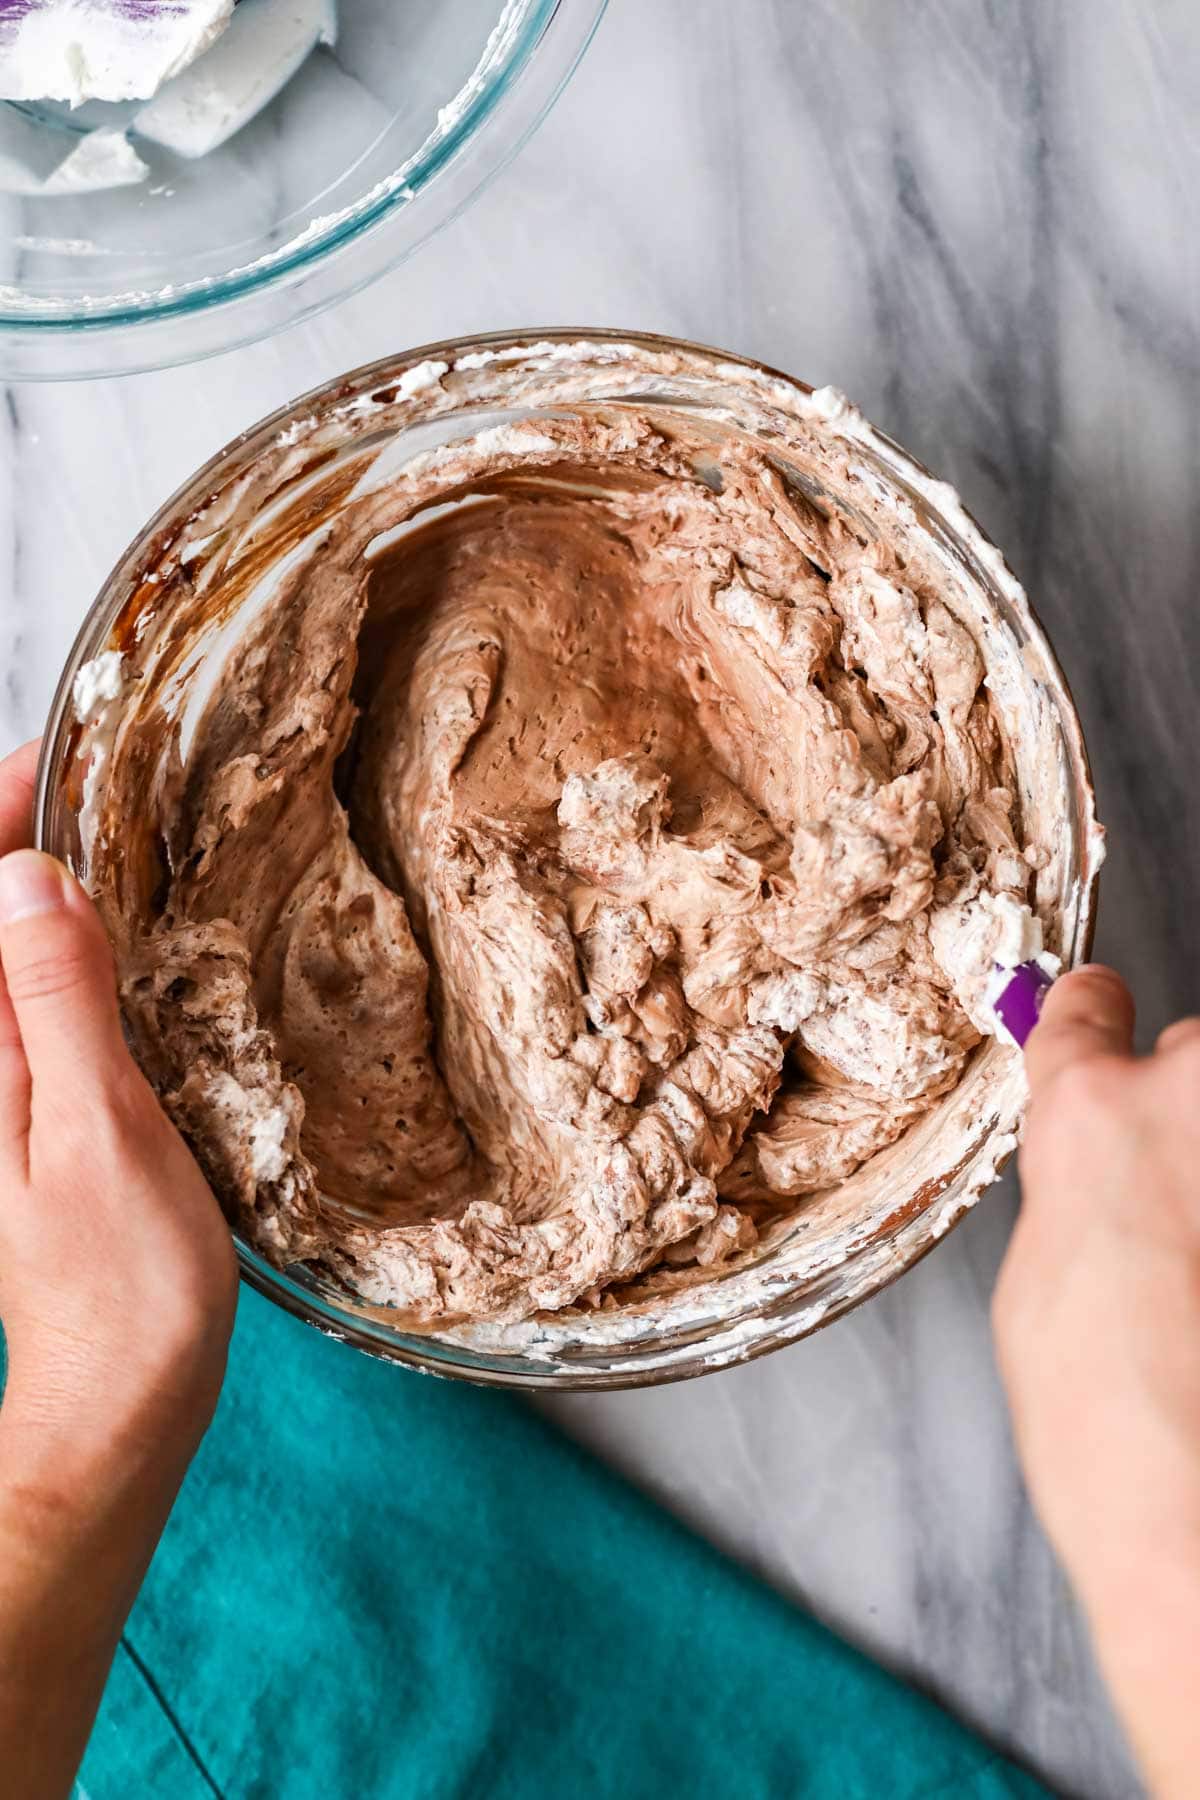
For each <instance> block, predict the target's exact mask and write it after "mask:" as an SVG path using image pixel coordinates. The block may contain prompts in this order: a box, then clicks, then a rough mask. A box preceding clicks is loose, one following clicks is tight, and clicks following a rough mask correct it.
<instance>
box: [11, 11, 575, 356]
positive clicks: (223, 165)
mask: <svg viewBox="0 0 1200 1800" xmlns="http://www.w3.org/2000/svg"><path fill="white" fill-rule="evenodd" d="M603 9H604V0H438V4H437V5H436V6H412V7H398V6H396V5H395V4H394V0H344V3H342V4H339V0H236V5H235V0H174V3H173V4H171V5H166V4H162V3H161V0H12V3H10V4H6V5H5V6H4V7H0V196H3V197H4V199H5V201H6V207H5V219H6V224H7V227H8V229H7V231H6V234H5V240H4V246H3V251H2V253H0V372H2V373H3V376H4V378H5V379H8V380H14V379H15V380H29V379H51V380H57V379H62V378H64V377H68V376H96V375H109V374H121V373H125V372H128V371H136V370H141V369H149V368H158V367H161V366H164V365H167V364H171V363H179V362H186V361H190V360H191V359H193V358H195V357H200V356H206V355H211V354H214V353H215V352H218V351H223V350H227V349H230V348H232V347H233V346H234V345H237V344H242V343H248V342H251V341H253V340H255V339H257V338H261V337H265V336H268V335H270V334H271V333H273V332H276V331H279V330H281V329H283V328H284V327H285V326H288V325H291V324H294V323H295V321H296V320H298V319H301V318H306V317H308V316H310V315H311V314H313V313H315V312H317V311H319V310H320V309H321V308H323V307H325V306H328V305H330V304H332V303H333V302H334V301H336V300H338V299H340V298H342V297H343V296H344V295H346V294H348V293H352V292H354V291H355V290H356V289H358V288H360V287H362V286H363V285H364V284H365V283H366V282H368V281H371V280H373V279H374V278H375V277H376V276H377V275H379V274H381V273H382V272H383V271H384V270H386V269H390V268H392V267H394V266H395V265H396V264H398V263H399V262H401V261H402V260H403V259H404V258H405V257H407V256H408V255H410V254H411V253H412V252H413V251H415V250H416V249H417V248H418V247H419V246H420V245H421V244H423V243H424V242H425V241H426V240H427V239H428V238H429V237H430V236H431V235H432V234H433V233H434V232H436V231H437V230H439V229H440V227H441V226H442V225H443V224H445V223H446V222H447V221H448V220H450V219H451V218H454V217H456V216H457V214H458V213H460V212H461V211H462V210H463V208H464V207H465V206H466V205H468V204H469V202H470V201H471V200H472V199H473V198H474V196H475V195H476V194H477V193H478V192H479V191H480V189H481V188H482V187H483V185H484V184H485V183H486V182H487V181H488V180H489V179H490V178H491V176H492V175H494V174H495V173H496V171H497V170H499V169H500V168H502V167H503V166H504V164H505V162H506V161H507V160H508V158H509V157H510V156H511V155H512V154H513V153H514V152H515V151H516V149H517V148H518V147H519V145H520V144H521V143H523V142H524V140H525V138H526V137H527V136H528V134H529V132H530V131H531V130H532V129H533V128H534V127H535V126H536V124H537V123H538V121H539V120H540V119H541V118H542V117H543V116H544V115H545V113H546V111H547V110H548V109H549V107H550V106H551V105H552V104H553V102H554V99H555V98H556V96H557V94H558V93H559V92H560V91H561V89H562V87H563V85H564V83H565V82H566V81H567V79H568V78H569V76H570V74H571V72H572V70H573V68H574V66H575V64H576V62H577V61H578V59H579V57H580V56H581V55H582V54H583V52H584V50H585V48H586V46H587V44H588V42H589V40H590V38H591V34H592V32H593V31H594V30H595V27H596V25H597V23H598V21H599V18H600V16H601V14H602V12H603Z"/></svg>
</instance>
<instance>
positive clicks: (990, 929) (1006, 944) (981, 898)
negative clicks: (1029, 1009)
mask: <svg viewBox="0 0 1200 1800" xmlns="http://www.w3.org/2000/svg"><path fill="white" fill-rule="evenodd" d="M929 941H930V945H931V946H932V949H933V954H934V955H935V956H936V958H937V960H938V962H939V964H940V965H941V967H942V969H943V971H944V973H945V975H946V978H947V980H948V981H949V982H950V984H951V986H952V987H953V988H954V992H955V994H956V995H957V997H958V1001H959V1004H960V1005H961V1007H962V1009H963V1011H964V1012H965V1013H966V1015H967V1017H968V1018H969V1019H970V1021H971V1023H972V1025H974V1027H975V1029H976V1030H977V1031H982V1032H983V1033H985V1035H987V1036H989V1037H997V1036H999V1035H1000V1025H999V1022H998V1020H997V1018H996V1015H995V1012H994V1011H993V1009H992V996H993V993H994V989H995V982H994V977H995V974H996V971H997V969H1004V970H1008V969H1015V968H1016V967H1017V966H1018V965H1019V964H1020V963H1025V962H1041V963H1042V964H1043V966H1045V967H1046V968H1047V969H1048V972H1049V973H1051V974H1057V973H1058V969H1059V967H1060V964H1059V961H1058V958H1057V957H1053V956H1048V955H1047V954H1046V952H1045V950H1044V940H1043V936H1042V921H1041V920H1040V919H1039V918H1038V916H1037V914H1036V913H1034V912H1033V911H1031V909H1030V908H1029V907H1028V906H1026V904H1025V902H1024V901H1023V900H1016V899H1014V898H1013V896H1012V895H1011V894H993V893H982V894H977V895H976V896H975V898H974V899H971V900H961V901H957V902H956V903H955V904H953V905H951V906H943V907H938V908H936V909H935V910H934V912H933V913H931V915H930V919H929Z"/></svg>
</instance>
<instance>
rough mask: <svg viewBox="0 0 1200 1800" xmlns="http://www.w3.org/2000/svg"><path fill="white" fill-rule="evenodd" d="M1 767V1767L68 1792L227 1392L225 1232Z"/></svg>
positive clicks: (90, 937) (97, 924) (16, 762)
mask: <svg viewBox="0 0 1200 1800" xmlns="http://www.w3.org/2000/svg"><path fill="white" fill-rule="evenodd" d="M36 757H37V746H36V744H29V745H26V747H25V748H24V749H23V750H18V751H17V752H16V753H15V754H14V755H12V756H10V757H8V758H7V759H6V760H5V761H4V762H2V763H0V1320H2V1321H3V1325H4V1335H5V1339H6V1343H7V1352H8V1376H7V1384H6V1386H5V1389H4V1396H3V1404H2V1406H0V1767H3V1769H4V1771H5V1784H6V1785H5V1793H6V1794H12V1795H13V1796H20V1797H21V1800H25V1797H26V1796H37V1797H38V1800H41V1797H42V1796H57V1795H60V1794H63V1795H65V1794H66V1793H67V1791H68V1790H69V1787H70V1784H71V1777H72V1775H73V1773H74V1769H75V1767H76V1765H77V1763H78V1761H79V1758H80V1756H81V1755H82V1753H83V1749H84V1745H85V1743H86V1741H87V1733H88V1730H89V1728H90V1725H91V1720H92V1717H93V1715H94V1713H95V1709H96V1706H97V1705H98V1703H99V1699H100V1694H101V1691H102V1688H103V1685H104V1680H105V1676H106V1674H107V1671H108V1666H109V1663H110V1661H111V1659H112V1656H113V1654H114V1652H115V1649H116V1645H117V1640H118V1638H119V1636H120V1632H121V1629H122V1626H123V1623H124V1620H125V1616H126V1614H127V1613H128V1611H129V1608H130V1607H131V1605H132V1604H133V1601H134V1598H135V1596H136V1594H137V1589H138V1586H139V1584H140V1582H141V1579H142V1576H143V1575H144V1573H145V1570H146V1567H147V1565H148V1563H149V1561H150V1557H151V1555H152V1554H153V1550H154V1546H155V1544H156V1543H157V1541H158V1536H159V1533H160V1532H161V1531H162V1528H163V1525H164V1524H165V1522H166V1518H167V1514H168V1513H169V1511H170V1508H171V1505H172V1502H173V1500H174V1498H175V1494H176V1492H177V1490H178V1487H179V1484H180V1482H181V1481H182V1479H183V1476H184V1473H185V1472H186V1469H187V1466H188V1463H189V1461H190V1459H191V1457H192V1455H193V1453H194V1451H195V1449H196V1446H197V1445H198V1443H199V1441H200V1439H201V1437H202V1436H203V1434H204V1431H205V1429H206V1427H207V1425H208V1422H209V1420H210V1418H211V1416H212V1411H213V1407H214V1406H215V1404H216V1399H217V1394H218V1391H219V1389H220V1385H221V1380H222V1377H223V1374H224V1368H225V1354H226V1349H227V1346H228V1342H229V1334H230V1330H231V1328H232V1324H233V1312H234V1303H235V1298H236V1263H235V1260H234V1254H233V1246H232V1242H231V1239H230V1234H229V1229H228V1227H227V1225H226V1224H225V1221H224V1219H223V1218H222V1216H221V1212H220V1209H219V1208H218V1206H217V1203H216V1201H215V1199H214V1198H213V1195H212V1193H211V1192H210V1190H209V1188H208V1185H207V1183H206V1182H205V1180H204V1177H203V1176H202V1175H201V1173H200V1170H199V1169H198V1168H197V1166H196V1164H195V1162H194V1161H193V1159H192V1157H191V1155H190V1153H189V1151H188V1149H187V1147H186V1145H185V1144H184V1142H183V1140H182V1138H180V1136H179V1134H178V1132H177V1131H176V1130H175V1128H174V1126H173V1125H172V1124H171V1123H170V1121H169V1120H168V1119H167V1117H166V1115H165V1113H163V1111H162V1110H161V1108H160V1107H159V1105H158V1102H157V1100H156V1099H155V1096H154V1094H153V1092H152V1090H151V1088H150V1086H149V1084H148V1083H147V1082H146V1080H145V1078H144V1077H143V1075H142V1073H141V1071H140V1070H139V1069H138V1067H137V1065H136V1063H135V1062H134V1060H133V1058H132V1056H131V1055H130V1053H129V1050H128V1048H127V1046H126V1044H125V1040H124V1037H123V1036H122V1032H121V1020H120V1012H119V1009H118V1006H117V990H116V981H115V977H114V970H113V959H112V953H111V951H110V949H109V945H108V940H107V938H106V936H105V933H104V928H103V925H102V924H101V921H100V918H99V915H98V914H97V912H96V910H95V908H94V907H93V906H92V903H91V901H90V900H89V899H88V897H87V895H86V894H85V893H84V892H83V889H82V888H81V887H80V886H79V884H78V883H77V882H76V881H75V880H74V879H73V877H72V876H71V875H70V874H69V873H68V871H67V870H66V869H65V868H64V867H63V866H62V864H61V863H58V862H56V861H55V860H54V859H53V858H52V857H49V856H44V855H41V854H40V853H39V852H37V851H34V850H32V849H29V848H28V845H29V844H30V842H31V835H32V800H33V784H34V769H35V764H36Z"/></svg>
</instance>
